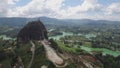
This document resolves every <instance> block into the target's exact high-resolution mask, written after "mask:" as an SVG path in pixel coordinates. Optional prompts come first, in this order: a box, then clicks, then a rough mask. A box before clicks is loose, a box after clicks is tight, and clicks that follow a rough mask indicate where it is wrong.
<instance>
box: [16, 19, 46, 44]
mask: <svg viewBox="0 0 120 68" xmlns="http://www.w3.org/2000/svg"><path fill="white" fill-rule="evenodd" d="M47 38H48V37H47V30H46V28H45V26H44V25H43V24H42V22H41V21H32V22H29V23H28V24H27V25H26V26H24V28H22V29H21V30H20V32H19V33H18V36H17V40H18V42H28V41H30V40H43V39H47Z"/></svg>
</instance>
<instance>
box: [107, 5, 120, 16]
mask: <svg viewBox="0 0 120 68" xmlns="http://www.w3.org/2000/svg"><path fill="white" fill-rule="evenodd" d="M119 7H120V3H112V4H111V5H109V6H108V7H107V9H106V14H114V13H117V14H120V8H119Z"/></svg>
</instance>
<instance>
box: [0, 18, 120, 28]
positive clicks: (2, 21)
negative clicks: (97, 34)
mask: <svg viewBox="0 0 120 68" xmlns="http://www.w3.org/2000/svg"><path fill="white" fill-rule="evenodd" d="M33 20H41V21H42V22H43V23H44V24H45V25H46V24H52V25H64V26H65V25H66V26H67V25H69V26H70V25H71V24H72V25H81V24H89V25H94V24H96V25H99V24H101V23H102V24H120V21H108V20H91V19H56V18H49V17H36V18H21V17H12V18H5V17H3V18H0V26H11V27H22V26H24V25H25V24H27V23H28V22H30V21H33Z"/></svg>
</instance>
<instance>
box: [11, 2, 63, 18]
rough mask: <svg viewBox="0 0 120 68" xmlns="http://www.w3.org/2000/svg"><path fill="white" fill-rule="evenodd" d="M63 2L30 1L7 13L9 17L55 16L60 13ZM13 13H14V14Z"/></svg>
mask: <svg viewBox="0 0 120 68" xmlns="http://www.w3.org/2000/svg"><path fill="white" fill-rule="evenodd" d="M63 1H64V0H32V1H31V2H30V3H28V4H27V5H25V6H21V7H16V8H14V9H12V10H10V11H9V13H11V14H9V16H23V17H24V16H25V17H36V16H43V15H45V16H51V15H52V16H56V15H57V14H58V13H57V11H60V8H61V4H62V2H63ZM14 11H15V12H14Z"/></svg>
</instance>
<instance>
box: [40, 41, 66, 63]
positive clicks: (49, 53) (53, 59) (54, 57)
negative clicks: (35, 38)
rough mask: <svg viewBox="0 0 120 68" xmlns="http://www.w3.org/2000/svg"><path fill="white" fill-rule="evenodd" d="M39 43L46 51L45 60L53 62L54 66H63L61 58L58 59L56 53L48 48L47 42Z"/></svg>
mask: <svg viewBox="0 0 120 68" xmlns="http://www.w3.org/2000/svg"><path fill="white" fill-rule="evenodd" d="M41 43H42V44H43V46H44V48H45V50H46V55H47V58H48V59H49V60H50V61H51V62H53V63H54V64H55V65H56V64H57V65H62V64H64V61H63V59H62V58H61V57H59V56H58V55H57V54H56V52H55V51H54V49H53V48H51V47H50V45H49V44H48V41H46V40H43V41H41Z"/></svg>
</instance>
